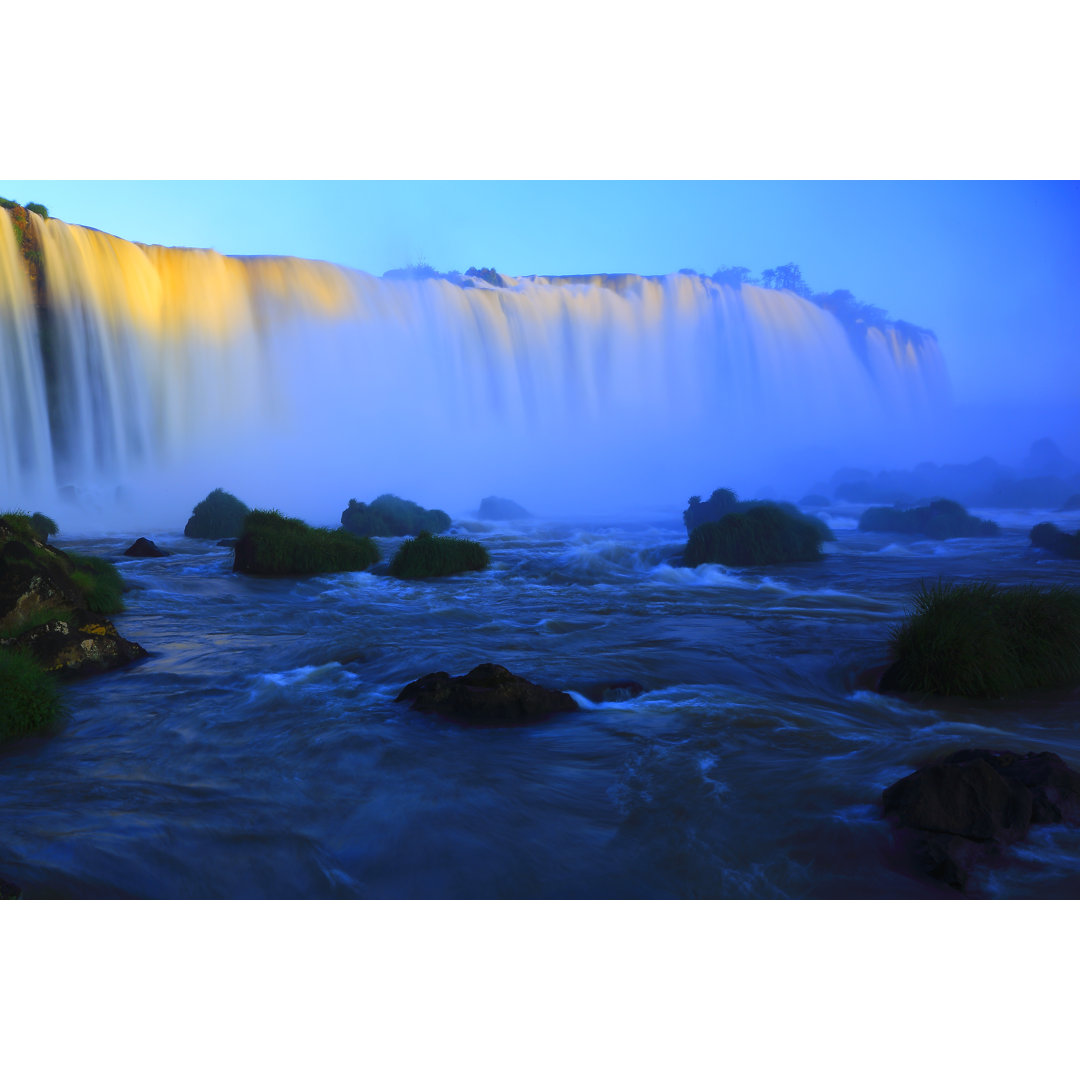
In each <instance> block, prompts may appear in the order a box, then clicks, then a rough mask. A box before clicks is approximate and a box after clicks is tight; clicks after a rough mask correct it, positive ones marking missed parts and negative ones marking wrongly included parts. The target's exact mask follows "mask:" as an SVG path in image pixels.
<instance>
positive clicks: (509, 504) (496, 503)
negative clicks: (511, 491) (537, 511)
mask: <svg viewBox="0 0 1080 1080" xmlns="http://www.w3.org/2000/svg"><path fill="white" fill-rule="evenodd" d="M476 516H477V517H478V518H480V520H481V521H516V520H518V519H519V518H530V517H532V514H530V513H529V511H528V510H526V509H525V507H524V506H520V505H519V504H518V503H516V502H514V500H513V499H503V498H500V497H499V496H498V495H489V496H488V497H487V498H486V499H481V500H480V509H479V510H477V511H476Z"/></svg>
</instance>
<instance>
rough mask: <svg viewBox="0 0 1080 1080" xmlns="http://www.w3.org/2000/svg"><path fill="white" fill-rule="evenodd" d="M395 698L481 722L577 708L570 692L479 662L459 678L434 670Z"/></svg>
mask: <svg viewBox="0 0 1080 1080" xmlns="http://www.w3.org/2000/svg"><path fill="white" fill-rule="evenodd" d="M395 700H397V701H400V702H408V703H409V705H410V707H411V708H413V709H416V710H418V711H420V712H428V713H437V714H439V715H441V716H452V717H455V718H457V719H459V720H467V721H470V722H474V723H480V724H487V723H491V724H499V723H509V724H515V723H526V722H528V721H530V720H539V719H542V718H543V717H545V716H551V715H553V714H555V713H564V712H575V711H576V710H577V708H578V705H577V702H576V701H574V699H573V698H572V697H571V696H570V695H569V694H565V693H563V692H562V691H560V690H548V689H546V688H545V687H542V686H537V685H536V684H535V683H531V682H529V680H528V679H523V678H522V677H521V676H520V675H514V674H512V673H511V672H510V671H508V670H507V669H506V668H504V667H502V666H501V665H500V664H480V665H479V666H477V667H475V668H473V669H472V671H470V672H469V673H468V674H467V675H459V676H456V677H455V676H451V675H448V674H447V673H446V672H445V671H436V672H432V673H431V674H429V675H424V676H422V677H421V678H419V679H417V680H415V681H414V682H411V683H409V685H408V686H406V687H405V688H404V689H403V690H402V691H401V693H399V694H398V696H397V698H396V699H395Z"/></svg>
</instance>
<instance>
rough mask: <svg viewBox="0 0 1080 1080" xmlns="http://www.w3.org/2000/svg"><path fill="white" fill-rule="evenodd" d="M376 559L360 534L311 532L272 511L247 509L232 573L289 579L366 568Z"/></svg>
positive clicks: (374, 551) (370, 544) (311, 528)
mask: <svg viewBox="0 0 1080 1080" xmlns="http://www.w3.org/2000/svg"><path fill="white" fill-rule="evenodd" d="M378 561H379V549H378V548H377V547H376V546H375V543H374V541H373V540H370V539H369V538H368V537H366V536H353V535H352V534H351V533H348V532H346V531H345V530H344V529H321V528H316V527H314V526H312V525H308V524H307V523H306V522H303V521H301V520H300V519H299V518H288V517H285V516H284V515H283V514H281V513H279V512H278V511H277V510H252V511H251V513H249V514H248V516H247V518H246V519H245V520H244V526H243V529H242V531H241V534H240V539H239V540H238V541H237V543H236V551H235V556H234V559H233V570H235V571H238V572H239V573H242V574H261V575H265V576H269V577H291V576H294V575H295V576H299V575H303V574H329V573H336V572H340V571H346V570H366V569H367V568H368V567H369V566H371V565H372V563H376V562H378Z"/></svg>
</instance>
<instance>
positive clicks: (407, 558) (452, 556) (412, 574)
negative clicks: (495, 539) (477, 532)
mask: <svg viewBox="0 0 1080 1080" xmlns="http://www.w3.org/2000/svg"><path fill="white" fill-rule="evenodd" d="M490 561H491V560H490V558H489V556H488V552H487V548H485V547H484V546H483V544H478V543H477V542H476V541H475V540H463V539H460V538H458V537H456V536H432V535H431V533H428V532H421V533H420V535H419V536H417V537H415V538H414V539H412V540H406V541H405V543H404V544H402V545H401V547H399V548H398V550H397V554H396V555H395V556H394V558H393V561H392V562H391V563H390V573H391V574H393V575H394V577H399V578H429V577H446V576H447V575H448V574H460V573H462V572H464V571H466V570H486V569H487V568H488V564H489V562H490Z"/></svg>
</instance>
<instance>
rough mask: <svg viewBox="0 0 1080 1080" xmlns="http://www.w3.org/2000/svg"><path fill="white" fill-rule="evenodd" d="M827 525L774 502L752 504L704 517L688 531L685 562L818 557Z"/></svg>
mask: <svg viewBox="0 0 1080 1080" xmlns="http://www.w3.org/2000/svg"><path fill="white" fill-rule="evenodd" d="M823 530H824V533H825V534H828V538H831V536H832V534H831V533H829V531H828V527H827V526H825V525H824V524H823V523H822V522H820V521H818V520H817V519H816V518H810V517H807V516H806V515H805V514H799V513H798V512H795V513H792V512H791V511H790V510H787V509H785V508H784V507H782V506H777V505H769V504H766V505H761V506H751V507H750V508H749V509H748V510H745V511H735V512H732V513H728V514H725V515H724V516H723V517H722V518H721V519H720V520H719V521H707V522H706V523H705V524H704V525H698V526H697V527H696V528H695V529H694V530H693V531H692V532H691V533H690V539H689V541H688V542H687V545H686V552H685V555H684V557H683V562H684V565H686V566H691V567H693V566H700V565H701V563H723V564H724V565H725V566H768V565H769V564H771V563H786V562H807V561H811V560H816V559H820V558H821V557H822V555H821V543H822V540H824V539H826V538H827V537H826V536H825V535H823Z"/></svg>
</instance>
